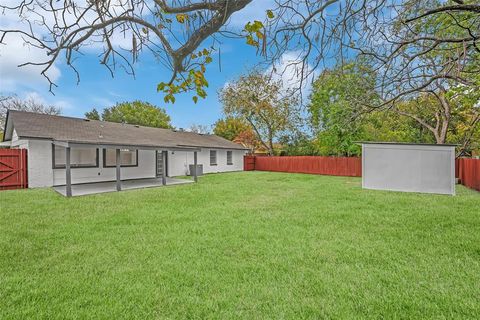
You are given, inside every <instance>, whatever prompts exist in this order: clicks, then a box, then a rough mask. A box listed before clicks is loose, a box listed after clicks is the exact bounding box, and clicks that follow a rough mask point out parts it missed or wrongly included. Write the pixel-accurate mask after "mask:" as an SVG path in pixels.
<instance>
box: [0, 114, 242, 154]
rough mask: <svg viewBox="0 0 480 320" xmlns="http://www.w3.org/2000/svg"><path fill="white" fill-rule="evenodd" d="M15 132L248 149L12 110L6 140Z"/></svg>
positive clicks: (214, 139) (202, 137) (206, 137)
mask: <svg viewBox="0 0 480 320" xmlns="http://www.w3.org/2000/svg"><path fill="white" fill-rule="evenodd" d="M13 128H14V129H15V132H16V134H17V135H18V137H19V138H20V139H22V138H23V139H28V138H36V139H49V140H53V141H62V142H68V143H84V144H100V145H122V146H136V147H141V146H143V147H165V148H181V147H184V148H188V147H197V148H198V147H199V148H202V147H204V148H221V149H242V150H244V149H245V148H244V147H243V146H242V145H239V144H236V143H233V142H231V141H228V140H226V139H224V138H221V137H218V136H215V135H210V134H197V133H192V132H183V131H175V130H172V129H160V128H152V127H144V126H136V125H130V124H122V123H115V122H107V121H97V120H87V119H80V118H72V117H63V116H53V115H46V114H39V113H33V112H23V111H14V110H10V111H9V112H8V114H7V121H6V123H5V136H4V140H11V138H12V132H13ZM9 129H10V132H9Z"/></svg>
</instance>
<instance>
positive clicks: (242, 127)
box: [213, 117, 252, 141]
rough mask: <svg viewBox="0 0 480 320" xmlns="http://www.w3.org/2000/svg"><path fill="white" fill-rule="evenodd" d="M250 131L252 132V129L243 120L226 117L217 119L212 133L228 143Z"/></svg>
mask: <svg viewBox="0 0 480 320" xmlns="http://www.w3.org/2000/svg"><path fill="white" fill-rule="evenodd" d="M250 130H252V127H251V126H250V124H248V122H247V121H246V120H245V119H243V118H234V117H226V118H223V119H218V120H217V122H215V124H214V125H213V133H215V134H216V135H217V136H220V137H223V138H225V139H227V140H230V141H233V140H234V139H235V138H236V137H238V136H239V135H240V134H241V133H243V132H245V131H250Z"/></svg>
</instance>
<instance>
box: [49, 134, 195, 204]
mask: <svg viewBox="0 0 480 320" xmlns="http://www.w3.org/2000/svg"><path fill="white" fill-rule="evenodd" d="M53 144H54V145H57V146H61V147H63V148H65V185H62V186H56V187H54V189H55V191H57V192H58V193H60V194H62V195H64V196H66V197H72V196H82V195H89V194H96V193H104V192H113V191H121V190H132V189H140V188H150V187H160V186H167V185H177V184H186V183H192V182H197V169H195V170H193V172H191V176H192V180H188V179H178V178H170V177H167V173H166V167H167V165H166V158H167V152H168V151H189V152H193V166H194V168H197V164H198V161H197V159H198V156H197V153H198V152H199V151H200V150H201V149H200V148H195V147H183V146H182V147H180V146H154V145H117V144H92V143H80V142H69V141H54V142H53ZM76 147H78V148H85V147H92V148H102V149H105V148H108V149H114V150H115V178H116V179H115V181H100V182H91V183H75V182H73V183H72V165H71V149H72V148H76ZM123 149H129V150H132V149H133V150H154V151H156V152H158V153H161V162H162V163H161V166H160V168H161V175H160V177H158V176H157V177H152V178H139V179H128V180H122V165H121V156H120V151H121V150H123Z"/></svg>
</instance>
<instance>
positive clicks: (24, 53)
mask: <svg viewBox="0 0 480 320" xmlns="http://www.w3.org/2000/svg"><path fill="white" fill-rule="evenodd" d="M7 5H8V3H7ZM11 5H13V4H11ZM0 28H1V29H7V30H8V29H10V30H11V29H18V30H24V31H26V30H28V25H27V24H26V23H25V22H24V21H21V20H20V18H19V17H18V15H17V14H15V13H13V12H10V11H6V12H4V13H2V14H0ZM47 59H48V57H47V55H46V52H45V51H43V50H41V49H38V48H36V47H33V46H31V45H27V44H25V41H24V40H23V39H22V37H21V36H20V34H18V33H17V34H15V33H10V34H7V35H6V36H5V39H4V44H1V45H0V87H1V90H2V91H15V90H17V89H18V87H19V86H25V87H34V86H38V85H44V86H47V85H48V81H47V80H46V79H45V77H43V76H42V75H41V74H40V73H41V71H42V70H43V68H44V66H31V65H27V66H24V67H18V65H20V64H22V63H26V62H44V61H47ZM47 75H48V76H49V77H50V79H51V80H52V81H56V80H58V78H59V77H60V75H61V72H60V69H59V68H58V66H57V65H53V66H52V67H51V68H50V70H49V71H48V72H47Z"/></svg>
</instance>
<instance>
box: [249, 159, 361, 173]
mask: <svg viewBox="0 0 480 320" xmlns="http://www.w3.org/2000/svg"><path fill="white" fill-rule="evenodd" d="M252 158H253V160H252ZM244 168H245V170H247V171H250V170H259V171H276V172H292V173H310V174H322V175H331V176H348V177H361V176H362V159H361V158H353V157H352V158H347V157H319V156H285V157H268V156H245V160H244Z"/></svg>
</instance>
